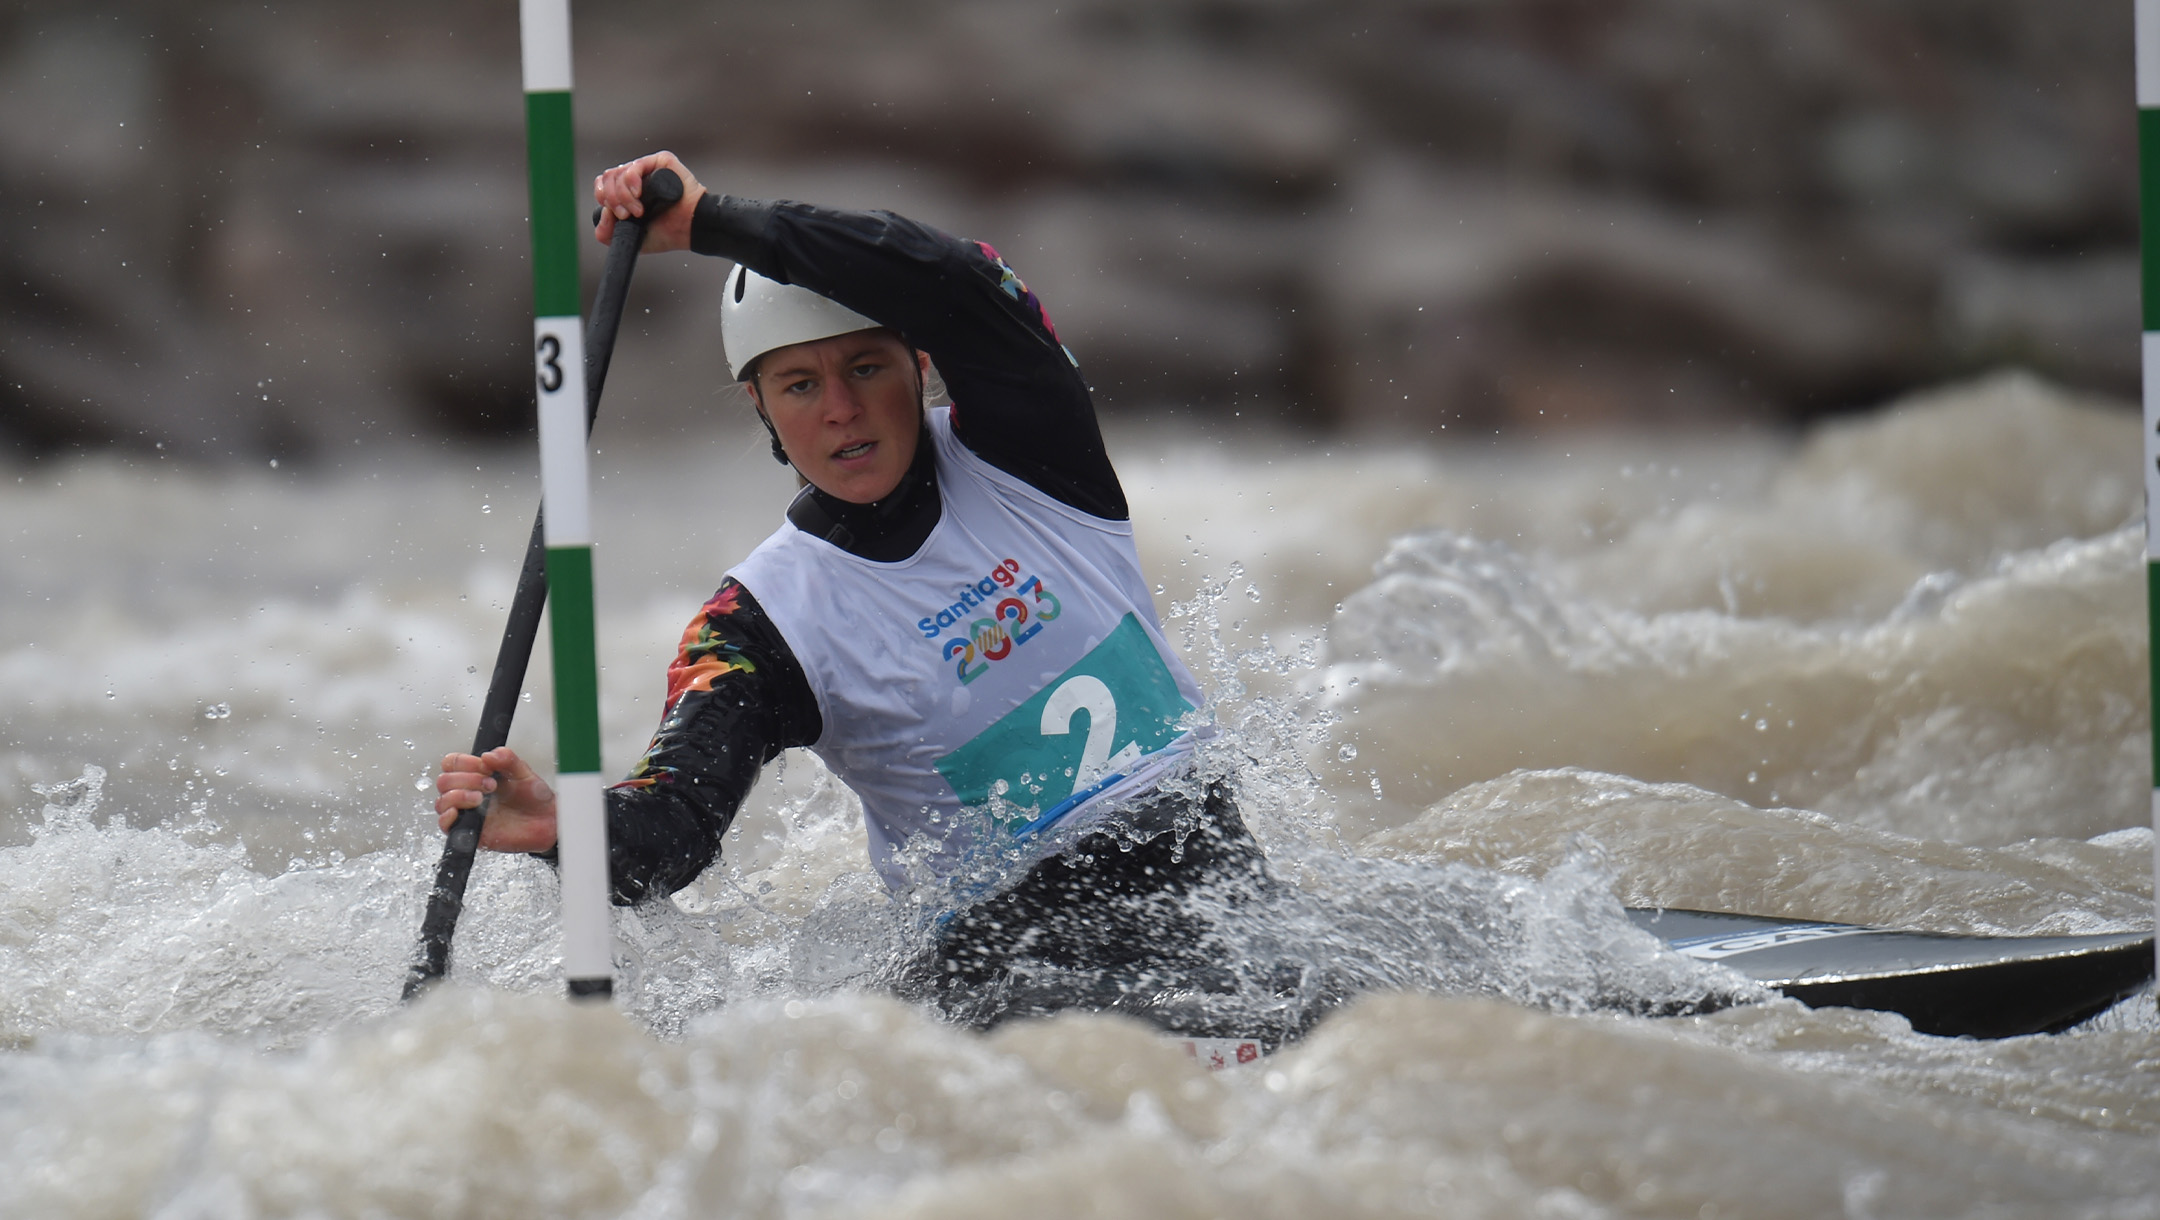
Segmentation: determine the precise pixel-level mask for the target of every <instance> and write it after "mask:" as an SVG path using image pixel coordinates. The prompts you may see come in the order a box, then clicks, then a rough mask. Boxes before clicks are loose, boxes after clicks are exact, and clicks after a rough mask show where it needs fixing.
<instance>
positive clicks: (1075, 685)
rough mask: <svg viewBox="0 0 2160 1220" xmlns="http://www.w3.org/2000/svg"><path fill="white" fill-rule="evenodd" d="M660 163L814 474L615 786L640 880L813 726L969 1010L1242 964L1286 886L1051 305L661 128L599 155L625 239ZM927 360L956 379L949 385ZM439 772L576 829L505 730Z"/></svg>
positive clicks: (743, 351) (702, 614)
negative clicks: (1228, 766) (1213, 736)
mask: <svg viewBox="0 0 2160 1220" xmlns="http://www.w3.org/2000/svg"><path fill="white" fill-rule="evenodd" d="M663 166H665V167H667V168H669V169H672V170H674V171H675V172H676V173H677V174H680V175H681V176H682V180H683V186H684V199H685V200H686V201H689V202H691V203H692V204H694V206H691V207H678V208H675V209H672V210H670V211H669V212H667V213H665V214H663V215H662V216H660V217H659V218H658V220H657V221H656V222H655V223H654V224H653V225H652V227H651V228H650V229H649V230H648V232H647V234H646V237H645V244H644V250H645V252H647V253H657V252H661V251H672V250H683V249H688V250H692V251H694V252H696V253H699V254H707V255H714V256H718V257H720V258H725V259H729V260H732V261H733V262H734V263H735V268H734V269H733V270H732V271H731V272H730V273H729V275H728V278H727V281H726V284H725V286H724V289H723V294H722V298H721V307H720V313H721V334H722V339H723V342H724V344H725V347H726V353H727V361H728V368H729V371H730V372H731V373H732V374H733V375H734V377H735V378H737V379H738V380H739V381H740V382H741V383H742V385H743V387H744V389H745V390H746V391H747V392H748V394H749V398H750V401H751V403H752V405H753V406H754V407H755V408H756V410H757V413H758V415H759V417H760V419H762V420H763V421H764V424H765V426H766V428H767V429H768V431H769V432H770V433H771V435H772V440H773V452H774V455H775V456H776V457H777V458H779V460H781V461H782V462H785V463H788V464H790V465H792V466H793V467H794V468H795V470H796V471H797V472H798V473H799V474H800V475H801V477H802V479H803V480H804V481H805V484H806V485H805V486H804V487H803V489H802V491H801V492H800V493H799V494H798V495H797V496H796V497H795V499H794V502H793V503H792V504H790V505H789V506H788V509H787V513H786V517H785V519H784V520H783V521H782V522H781V524H780V527H779V528H778V529H777V530H776V531H775V532H774V533H773V534H772V536H771V537H769V538H767V539H766V540H765V541H764V542H763V543H762V544H760V545H759V546H758V548H757V549H756V550H755V551H753V552H752V553H751V554H750V556H749V557H748V558H746V559H744V560H743V561H742V562H741V563H739V564H737V565H735V566H734V568H732V569H731V570H729V571H728V572H727V573H726V577H725V579H724V580H723V581H722V582H721V584H720V588H719V591H718V592H717V593H715V594H714V595H713V597H712V600H710V601H708V602H706V603H705V605H704V607H703V608H702V609H700V610H699V612H698V614H697V615H696V617H695V618H693V619H692V620H691V622H690V625H689V628H688V629H687V630H686V631H685V632H684V633H683V637H682V645H681V650H680V653H679V655H678V656H677V657H676V659H675V661H674V663H673V664H672V665H670V666H669V668H668V675H667V678H668V693H667V704H666V710H665V712H664V714H663V716H662V719H661V723H660V727H659V730H658V732H656V733H655V734H654V736H653V739H652V744H651V746H650V747H649V748H648V749H647V750H646V752H645V756H644V757H643V758H642V759H640V760H639V762H638V764H637V767H636V769H635V770H634V771H633V772H632V773H631V776H630V778H628V779H626V780H624V781H623V782H621V783H619V784H616V785H615V786H614V787H612V788H611V789H609V791H608V794H607V800H608V807H607V815H608V838H609V845H610V861H609V863H610V871H611V875H612V879H613V886H614V893H615V898H616V901H618V902H620V903H635V902H639V901H643V900H647V899H652V898H660V897H665V896H666V895H668V894H671V893H673V892H674V891H675V890H677V889H679V888H681V887H683V886H685V885H687V884H689V883H690V882H691V881H692V880H693V879H695V878H696V877H697V875H698V874H699V873H700V872H701V871H703V870H704V869H705V868H706V867H707V866H709V865H711V864H712V863H713V861H714V860H716V859H717V858H718V857H719V854H720V843H721V837H722V835H723V834H724V833H725V832H726V830H727V828H728V824H729V822H730V820H731V819H732V818H733V817H734V815H735V812H736V809H737V808H738V806H739V805H740V804H741V802H742V800H743V798H744V796H745V795H746V794H747V793H748V792H749V790H750V787H751V785H752V784H753V783H754V782H755V780H756V778H757V772H758V768H759V767H760V766H761V765H763V764H764V763H766V762H768V761H770V760H771V759H772V758H773V757H775V756H776V755H778V754H779V752H780V751H781V750H783V749H785V748H787V747H789V746H802V747H806V748H808V749H810V750H812V751H814V752H815V753H816V754H817V755H818V757H819V758H821V759H822V760H824V762H825V765H826V766H827V767H829V768H830V769H831V770H832V771H833V773H834V774H836V775H837V776H838V777H839V778H840V779H841V780H842V781H843V782H845V783H846V784H847V785H848V787H849V788H851V789H853V790H854V792H855V793H856V794H857V795H858V796H859V797H861V799H862V806H863V818H864V821H865V822H866V823H867V828H868V831H869V843H870V856H871V864H872V865H873V866H874V867H875V868H876V870H877V871H878V873H879V875H880V876H882V877H883V878H884V880H885V883H886V885H887V886H888V887H890V888H891V889H892V890H894V891H895V892H896V893H906V894H909V895H911V896H914V897H915V898H917V899H919V900H922V901H923V902H924V903H925V908H924V909H926V910H929V911H934V912H940V913H941V914H940V915H939V917H938V918H937V919H936V920H935V921H933V922H931V923H930V924H929V925H928V926H930V927H931V928H932V929H933V938H934V947H933V949H932V950H931V951H930V953H929V954H928V956H927V957H926V959H925V963H924V969H925V971H926V972H927V976H926V977H924V978H923V979H922V982H924V983H925V984H926V985H928V986H930V987H932V988H934V989H935V991H936V994H937V998H938V999H939V1002H940V1003H941V1004H942V1005H943V1006H944V1007H945V1008H946V1010H947V1011H948V1012H950V1013H952V1014H953V1015H954V1016H956V1017H959V1018H961V1019H964V1020H968V1021H971V1022H973V1023H976V1024H981V1025H987V1024H990V1023H992V1022H995V1021H997V1020H999V1019H1001V1018H1003V1017H1005V1016H1008V1015H1012V1014H1014V1013H1015V1012H1022V1011H1039V1010H1040V1009H1042V1008H1044V1007H1054V1006H1056V1005H1057V1003H1058V1000H1057V999H1056V998H1055V996H1054V995H1053V996H1050V997H1045V996H1043V995H1041V994H1040V993H1039V992H1035V993H1031V992H1030V991H1029V990H1028V987H1027V986H1026V985H1025V983H1024V982H1023V983H1021V984H1016V983H1015V979H1016V978H1018V979H1022V980H1025V979H1027V978H1035V977H1038V976H1040V975H1043V974H1045V973H1047V974H1062V976H1063V977H1065V978H1067V979H1082V980H1092V986H1089V987H1088V988H1086V990H1087V991H1088V992H1089V993H1090V994H1091V995H1092V996H1093V997H1096V998H1095V999H1089V998H1087V997H1082V996H1075V997H1074V998H1073V1001H1072V1002H1077V1003H1089V1004H1091V1005H1095V1006H1102V1005H1101V1003H1100V999H1099V998H1100V997H1102V996H1126V997H1135V998H1138V997H1144V996H1147V995H1150V994H1160V993H1162V992H1164V991H1166V990H1167V991H1178V990H1187V991H1189V990H1193V989H1199V990H1207V991H1219V990H1224V989H1226V988H1230V987H1233V986H1234V985H1235V978H1236V973H1237V963H1236V962H1234V961H1226V960H1223V959H1224V956H1225V954H1224V952H1223V946H1222V944H1221V942H1220V941H1219V939H1218V938H1217V937H1216V935H1215V934H1214V933H1213V931H1212V930H1211V922H1210V919H1209V918H1208V917H1207V916H1205V915H1202V914H1200V913H1198V912H1199V911H1201V910H1203V909H1207V910H1221V909H1223V908H1224V907H1226V906H1235V905H1237V904H1238V901H1239V894H1240V892H1241V891H1242V892H1247V893H1249V892H1250V891H1251V890H1252V889H1254V888H1258V887H1265V886H1267V885H1269V881H1268V877H1267V872H1266V866H1265V862H1264V860H1263V858H1262V856H1261V854H1260V851H1259V849H1258V847H1257V846H1256V845H1255V843H1254V842H1253V839H1252V836H1251V835H1250V834H1249V833H1248V832H1247V830H1246V828H1245V826H1244V823H1243V822H1242V821H1241V820H1240V818H1239V816H1238V812H1237V810H1236V807H1235V806H1234V804H1233V803H1232V801H1231V798H1230V795H1229V793H1228V792H1227V791H1226V790H1225V789H1224V787H1223V786H1222V785H1221V784H1219V783H1216V784H1210V783H1207V782H1205V781H1204V780H1202V779H1201V778H1200V777H1198V776H1197V775H1196V774H1195V773H1194V772H1195V767H1194V749H1195V745H1196V741H1197V739H1198V738H1199V737H1201V736H1202V735H1204V734H1205V732H1206V731H1207V730H1206V728H1205V727H1204V725H1203V724H1202V723H1201V718H1200V716H1199V713H1198V709H1199V707H1200V704H1201V696H1200V691H1199V687H1198V685H1197V684H1196V683H1195V681H1194V679H1193V676H1192V674H1191V672H1190V671H1189V670H1187V669H1186V667H1185V665H1184V663H1183V662H1181V661H1180V660H1179V659H1178V657H1177V654H1176V653H1175V652H1173V651H1172V650H1171V648H1170V646H1169V644H1168V643H1167V642H1166V641H1165V640H1164V638H1163V632H1162V627H1161V624H1160V623H1159V622H1158V620H1157V618H1156V615H1155V610H1154V607H1153V603H1152V602H1151V600H1150V598H1149V595H1148V583H1147V581H1146V580H1145V579H1143V577H1142V575H1141V571H1140V562H1139V555H1138V552H1137V551H1136V550H1135V549H1134V546H1133V535H1132V524H1131V521H1130V520H1129V517H1128V512H1127V508H1126V502H1125V495H1124V491H1123V489H1122V488H1121V487H1120V486H1119V484H1118V478H1117V472H1116V471H1115V470H1114V469H1113V468H1112V467H1111V464H1110V459H1109V457H1108V455H1107V453H1106V452H1105V450H1104V447H1103V440H1102V433H1101V430H1100V429H1099V427H1098V425H1097V423H1096V418H1095V408H1094V403H1093V402H1092V400H1091V399H1090V397H1089V394H1088V387H1087V383H1086V381H1085V380H1084V379H1083V378H1082V377H1081V375H1080V371H1079V369H1078V367H1077V366H1076V364H1075V362H1074V360H1073V358H1072V356H1071V354H1070V353H1069V352H1067V351H1066V350H1065V348H1064V346H1063V345H1062V344H1061V343H1060V342H1059V340H1058V336H1057V331H1056V330H1055V329H1054V328H1053V327H1052V326H1051V324H1050V319H1049V317H1048V316H1047V315H1046V314H1045V313H1044V311H1043V307H1042V303H1041V302H1040V301H1038V300H1037V299H1036V297H1035V294H1034V293H1032V292H1030V291H1029V290H1028V287H1027V285H1026V284H1024V283H1022V282H1021V280H1020V277H1019V276H1018V275H1016V274H1014V272H1013V270H1012V268H1011V267H1009V266H1007V265H1006V264H1005V262H1004V260H1003V259H1001V258H1000V257H999V256H998V254H997V251H995V250H993V249H991V248H990V247H989V246H987V245H984V244H982V243H981V242H974V241H964V240H961V239H958V238H955V237H950V236H948V235H946V234H944V233H941V232H939V231H937V230H936V229H933V228H931V227H929V226H927V225H924V224H920V223H917V222H915V221H912V220H908V219H906V218H904V217H900V216H895V215H892V214H890V213H887V212H848V211H838V210H834V209H830V208H820V207H814V206H811V205H808V204H802V203H792V202H764V201H760V200H754V199H738V198H735V197H732V196H721V195H714V194H710V193H708V192H707V191H706V190H705V189H704V188H703V187H702V186H700V185H699V184H698V181H697V179H696V178H695V177H694V176H693V175H692V174H691V172H690V171H689V169H688V168H686V167H685V166H684V165H683V164H682V163H681V162H680V161H678V160H677V159H676V158H675V157H674V155H673V154H671V153H665V152H661V153H654V154H652V155H650V156H646V157H641V158H639V159H638V160H636V161H632V162H629V163H627V164H625V165H621V166H617V167H616V168H614V169H611V170H609V171H607V172H606V173H604V174H602V175H600V177H599V178H598V179H597V180H596V181H595V184H594V196H595V198H596V199H597V200H598V201H599V203H600V205H601V220H600V223H599V226H598V231H597V233H596V234H595V236H596V237H597V238H598V239H599V240H600V241H601V242H602V243H603V244H604V243H606V241H607V240H608V238H609V236H610V234H611V233H612V232H613V229H614V224H615V221H616V220H617V219H619V218H622V217H625V216H638V215H642V212H643V209H642V208H641V207H640V205H639V203H638V192H639V188H640V184H641V183H642V182H643V181H644V178H645V176H646V175H647V174H649V173H651V172H652V171H654V170H656V169H659V168H661V167H663ZM932 361H934V362H935V366H936V368H937V370H938V372H939V374H940V375H941V376H942V377H943V380H944V384H945V386H946V388H947V390H948V392H949V394H950V397H951V401H952V405H951V406H949V407H944V408H938V409H926V408H925V405H924V389H923V387H924V380H925V377H926V375H927V372H928V370H929V369H930V367H931V362H932ZM436 787H437V790H438V791H439V793H440V795H439V796H438V798H437V799H436V802H435V808H436V811H437V813H438V814H439V815H440V820H441V824H442V825H443V827H444V828H445V829H448V827H449V824H450V822H451V821H452V820H453V819H454V818H455V816H456V813H457V811H458V810H459V809H462V808H468V807H471V806H473V805H476V804H478V803H479V801H480V799H481V794H482V793H483V792H493V793H494V794H495V801H494V804H493V805H492V807H491V812H490V814H489V817H488V819H487V824H486V829H485V832H484V834H483V836H482V838H481V846H482V847H486V848H490V849H493V850H497V851H517V852H534V853H540V854H543V855H545V854H548V853H550V852H551V851H552V849H553V847H554V845H555V804H554V797H553V794H552V793H551V792H550V791H549V789H548V786H547V784H546V783H545V782H543V781H542V780H541V779H540V777H539V776H538V775H536V774H535V773H534V772H533V770H532V768H531V767H530V766H528V765H527V764H526V763H525V761H524V760H522V759H521V758H519V757H518V756H517V754H516V753H514V752H513V751H511V750H510V749H508V748H503V749H498V750H494V751H491V752H490V753H488V754H486V755H485V756H479V757H476V756H474V755H470V754H452V755H450V756H449V757H447V758H445V759H444V760H443V766H442V774H441V776H440V777H439V778H438V780H437V783H436ZM1041 966H1052V967H1057V968H1059V969H1058V970H1057V971H1049V972H1043V971H1041V970H1040V969H1039V967H1041ZM1116 1006H1125V1005H1116ZM1143 1007H1144V1005H1143Z"/></svg>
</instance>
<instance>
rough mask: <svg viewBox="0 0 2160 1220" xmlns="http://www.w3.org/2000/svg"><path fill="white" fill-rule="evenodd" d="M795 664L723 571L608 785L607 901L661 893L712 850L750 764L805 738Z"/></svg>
mask: <svg viewBox="0 0 2160 1220" xmlns="http://www.w3.org/2000/svg"><path fill="white" fill-rule="evenodd" d="M821 729H822V725H821V723H820V721H819V718H818V710H817V702H816V700H815V698H814V697H813V696H812V695H811V693H810V686H809V683H808V682H807V681H806V680H805V679H804V677H803V672H802V666H801V665H799V664H798V663H797V662H796V660H795V656H794V654H793V653H792V652H790V651H789V649H788V646H787V643H786V642H785V641H784V640H783V639H782V638H781V636H780V633H779V631H778V630H777V629H775V628H774V626H773V624H772V620H770V619H769V618H767V617H766V616H765V611H764V609H763V608H762V607H760V606H759V605H758V603H757V599H756V598H755V597H753V596H752V595H751V593H750V590H748V589H746V588H744V587H743V586H742V585H740V584H737V583H736V582H735V580H734V579H733V578H732V577H731V578H729V579H728V580H726V581H724V582H723V583H722V584H721V586H720V590H719V592H717V593H715V594H713V596H712V600H710V601H708V602H706V603H705V604H704V606H702V607H700V608H699V610H698V612H697V614H696V615H695V616H694V617H693V618H692V619H691V620H690V625H689V626H688V627H687V628H685V629H684V631H683V636H682V645H681V647H680V648H679V649H678V650H677V652H676V656H675V661H674V663H673V664H671V665H669V666H668V672H667V704H666V706H665V708H664V709H663V710H662V712H661V716H660V727H659V729H658V730H657V731H656V732H655V733H654V734H653V738H652V743H651V744H650V745H648V746H647V747H646V749H645V754H644V756H643V757H642V758H640V759H638V762H637V766H636V767H634V768H633V769H632V770H631V772H630V776H629V778H627V779H625V780H623V781H622V782H621V783H618V784H616V785H614V786H613V787H611V788H610V789H608V855H609V865H610V873H611V874H612V876H613V880H614V888H615V900H616V901H617V902H619V903H624V904H629V903H635V902H641V901H644V900H646V899H648V898H660V897H665V896H666V895H668V894H672V893H674V892H675V891H676V890H679V889H681V888H682V887H684V886H686V885H688V884H690V882H691V881H693V880H695V879H696V878H697V875H698V874H699V873H701V872H703V871H704V870H705V869H706V867H707V866H709V865H711V864H712V862H713V861H715V860H717V859H719V857H720V841H721V838H722V836H724V835H725V834H726V833H727V828H728V825H729V823H731V822H733V821H734V820H735V812H736V810H737V809H739V808H740V807H741V806H742V802H743V798H744V797H746V796H748V795H749V793H750V789H751V787H752V786H753V785H755V784H756V783H757V776H758V770H759V768H761V767H763V766H764V765H765V764H766V763H767V762H770V761H771V760H772V759H773V758H775V757H777V756H778V755H779V753H780V751H782V750H784V749H787V748H788V747H790V746H801V745H808V744H810V743H811V742H813V741H816V740H817V738H818V735H819V733H820V731H821Z"/></svg>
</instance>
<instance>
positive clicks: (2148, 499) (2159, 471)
mask: <svg viewBox="0 0 2160 1220" xmlns="http://www.w3.org/2000/svg"><path fill="white" fill-rule="evenodd" d="M2136 12H2137V15H2136V18H2135V20H2136V30H2135V34H2134V36H2133V40H2134V42H2135V43H2136V46H2137V103H2138V231H2139V237H2140V245H2141V247H2142V249H2141V251H2140V260H2141V263H2142V267H2141V270H2142V277H2141V281H2140V285H2139V287H2140V289H2141V294H2142V298H2143V301H2144V307H2143V314H2144V318H2143V325H2144V350H2143V353H2142V367H2143V373H2144V389H2145V394H2144V398H2145V614H2146V621H2147V626H2148V634H2147V637H2146V639H2147V644H2148V648H2149V649H2150V654H2151V655H2150V661H2151V667H2152V669H2151V672H2152V689H2153V692H2154V695H2155V699H2154V702H2155V703H2160V0H2136ZM2152 813H2153V831H2154V841H2153V880H2154V886H2153V900H2154V915H2155V918H2156V920H2160V708H2156V709H2155V711H2154V714H2153V794H2152ZM2153 944H2154V951H2155V953H2156V955H2160V939H2156V940H2155V941H2154V942H2153Z"/></svg>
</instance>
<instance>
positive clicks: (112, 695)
mask: <svg viewBox="0 0 2160 1220" xmlns="http://www.w3.org/2000/svg"><path fill="white" fill-rule="evenodd" d="M105 697H106V698H107V699H118V698H119V697H120V696H119V695H117V694H115V693H114V692H112V691H106V692H105Z"/></svg>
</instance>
